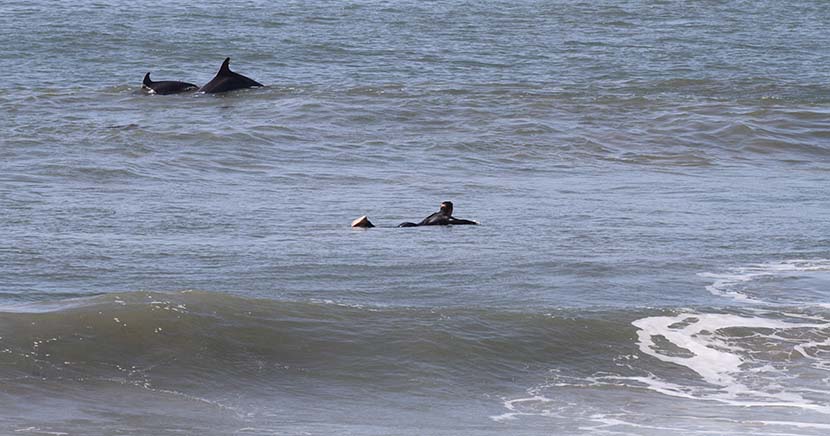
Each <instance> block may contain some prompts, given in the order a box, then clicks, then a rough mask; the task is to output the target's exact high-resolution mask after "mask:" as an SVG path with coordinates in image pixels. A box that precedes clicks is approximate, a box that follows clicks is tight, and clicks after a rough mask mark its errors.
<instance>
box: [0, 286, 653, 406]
mask: <svg viewBox="0 0 830 436" xmlns="http://www.w3.org/2000/svg"><path fill="white" fill-rule="evenodd" d="M636 317H637V315H636V314H623V315H622V316H620V314H616V315H613V316H608V315H607V314H600V313H597V314H590V313H588V314H583V315H581V316H580V317H579V318H576V317H571V316H569V315H564V314H556V315H551V314H545V313H520V312H506V311H484V310H460V309H453V310H440V309H421V308H418V309H416V308H377V307H374V308H373V307H361V306H348V305H341V304H335V303H333V302H280V301H272V300H253V299H246V298H239V297H233V296H228V295H224V294H214V293H205V292H183V293H173V294H166V293H165V294H160V293H148V292H129V293H121V294H107V295H101V296H96V297H88V298H79V299H66V300H62V301H61V302H60V303H54V302H52V303H48V304H46V303H44V304H43V305H41V306H38V305H37V304H28V305H26V306H21V305H16V306H14V307H8V308H7V309H6V311H5V312H4V313H2V314H0V331H2V332H3V335H2V336H3V337H2V339H0V378H3V379H15V378H20V379H27V378H31V377H38V378H45V379H50V380H85V379H122V380H124V381H128V382H130V381H132V382H136V383H138V382H140V383H152V384H155V385H163V386H168V387H172V388H176V387H182V386H189V385H190V384H192V383H197V382H198V383H199V384H201V385H202V387H204V388H208V387H209V386H213V387H214V388H217V389H221V388H222V386H225V387H227V386H230V385H239V384H245V385H247V384H251V385H258V386H260V387H262V386H270V387H275V386H279V387H286V386H296V385H302V384H304V383H311V384H314V383H323V382H325V383H335V384H346V385H359V386H368V385H375V386H377V387H378V388H380V389H381V390H389V389H391V390H398V389H424V388H425V386H424V383H426V385H427V386H426V388H430V386H431V384H434V383H436V381H439V380H443V381H444V382H445V383H447V384H451V385H455V384H459V385H472V386H481V385H488V384H493V383H508V382H510V381H511V380H514V379H515V377H521V376H522V375H528V376H529V375H531V374H535V375H537V376H538V374H539V373H544V372H545V371H547V370H548V369H549V368H550V367H551V365H556V366H559V367H569V368H574V371H576V372H580V368H581V367H585V365H586V364H588V363H590V362H592V361H595V360H596V361H598V362H610V361H611V360H612V359H611V356H612V355H613V354H615V353H618V352H620V347H623V348H630V347H632V346H633V342H634V339H635V337H636V333H635V331H634V329H633V328H632V327H631V326H630V322H631V320H633V319H636ZM590 365H591V367H592V368H591V371H595V370H597V366H596V365H594V364H590ZM600 366H601V364H600ZM432 388H436V389H440V387H439V386H437V385H435V386H432Z"/></svg>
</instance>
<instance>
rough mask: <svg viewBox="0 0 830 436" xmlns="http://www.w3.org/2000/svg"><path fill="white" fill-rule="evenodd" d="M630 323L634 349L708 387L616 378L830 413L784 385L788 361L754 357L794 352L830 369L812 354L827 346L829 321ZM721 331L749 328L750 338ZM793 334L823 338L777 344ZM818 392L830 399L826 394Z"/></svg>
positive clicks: (672, 319)
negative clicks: (684, 370)
mask: <svg viewBox="0 0 830 436" xmlns="http://www.w3.org/2000/svg"><path fill="white" fill-rule="evenodd" d="M632 324H633V325H634V326H635V327H637V328H638V329H639V330H638V332H637V338H638V343H637V345H638V347H639V349H640V351H641V352H642V353H643V354H646V355H649V356H651V357H654V358H656V359H659V360H661V361H663V362H668V363H673V364H676V365H680V366H683V367H686V368H688V369H689V370H691V371H693V372H694V373H696V374H697V375H699V376H700V377H701V378H702V379H703V381H705V382H706V383H708V385H709V386H706V387H703V388H701V387H686V386H682V385H678V384H677V383H673V382H671V381H664V380H660V379H659V378H656V377H619V378H620V379H627V380H630V381H636V382H638V383H642V384H644V385H645V386H646V387H647V388H648V389H651V390H653V391H656V392H660V393H662V394H666V395H671V396H676V397H683V398H693V399H701V400H714V401H719V402H723V403H726V404H730V405H735V406H743V407H795V408H801V409H805V410H811V411H815V412H820V413H822V414H830V406H828V405H827V404H824V403H819V402H815V401H813V400H810V399H808V398H806V397H805V395H804V392H803V391H801V390H798V389H795V388H793V389H787V388H785V387H784V385H785V383H783V379H784V378H786V376H785V374H786V367H787V365H789V363H788V362H787V361H784V362H778V363H777V364H773V363H772V362H770V361H764V360H763V358H762V357H756V355H758V354H760V355H764V354H769V353H775V352H778V353H779V354H780V353H793V352H795V353H798V354H800V355H802V356H804V357H808V358H810V359H813V360H815V361H816V362H815V364H814V365H813V366H814V367H817V368H826V367H827V366H828V365H830V360H828V358H830V356H822V355H821V354H820V353H817V352H816V351H814V350H815V349H816V348H818V347H823V346H825V347H826V346H827V345H830V338H827V334H828V332H830V322H821V323H816V322H799V321H797V320H791V321H789V320H788V321H784V320H780V319H771V318H766V317H761V316H755V317H745V316H737V315H730V314H703V313H683V314H679V315H677V316H659V317H649V318H643V319H639V320H636V321H634V322H633V323H632ZM726 329H750V330H751V334H749V335H746V333H743V334H742V335H740V336H735V335H730V334H729V333H727V332H726V331H725V330H726ZM795 331H800V332H804V333H813V334H815V335H820V336H822V337H824V338H827V339H825V340H823V341H821V342H817V341H809V340H805V341H804V342H803V343H797V344H794V345H791V344H790V342H791V341H789V340H788V341H784V340H782V339H783V338H782V336H781V334H782V333H784V332H790V333H792V332H795ZM795 336H796V337H797V336H799V335H795ZM758 343H762V344H763V349H760V350H759V349H753V344H758ZM668 344H670V346H669V345H668ZM677 349H680V350H682V353H678V352H677ZM782 366H783V367H782ZM821 393H822V394H823V396H825V397H826V396H830V390H826V391H821Z"/></svg>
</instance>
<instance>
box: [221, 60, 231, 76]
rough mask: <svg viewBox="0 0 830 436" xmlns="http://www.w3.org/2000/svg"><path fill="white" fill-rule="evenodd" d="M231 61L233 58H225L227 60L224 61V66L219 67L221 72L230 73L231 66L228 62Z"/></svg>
mask: <svg viewBox="0 0 830 436" xmlns="http://www.w3.org/2000/svg"><path fill="white" fill-rule="evenodd" d="M230 63H231V58H225V62H222V66H221V67H219V74H228V73H230V72H231V68H230V67H229V66H228V64H230Z"/></svg>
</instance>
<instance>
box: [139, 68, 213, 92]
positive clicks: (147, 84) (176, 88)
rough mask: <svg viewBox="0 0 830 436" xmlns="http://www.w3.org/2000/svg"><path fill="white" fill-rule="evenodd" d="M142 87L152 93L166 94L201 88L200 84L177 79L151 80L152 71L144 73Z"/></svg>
mask: <svg viewBox="0 0 830 436" xmlns="http://www.w3.org/2000/svg"><path fill="white" fill-rule="evenodd" d="M141 88H143V89H146V90H148V91H149V92H150V93H151V94H159V95H166V94H178V93H180V92H188V91H195V90H197V89H199V86H198V85H194V84H192V83H187V82H177V81H175V80H162V81H160V82H153V81H152V80H150V73H147V74H145V75H144V83H143V84H142V85H141Z"/></svg>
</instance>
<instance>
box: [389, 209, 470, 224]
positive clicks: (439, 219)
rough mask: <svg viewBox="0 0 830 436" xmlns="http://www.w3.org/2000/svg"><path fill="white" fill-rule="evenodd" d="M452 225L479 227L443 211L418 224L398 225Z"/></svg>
mask: <svg viewBox="0 0 830 436" xmlns="http://www.w3.org/2000/svg"><path fill="white" fill-rule="evenodd" d="M450 224H453V225H462V224H472V225H478V223H477V222H475V221H470V220H462V219H459V218H456V217H454V216H452V215H447V214H445V213H444V212H443V211H438V212H435V213H434V214H432V215H430V216H428V217H426V218H424V219H423V220H422V221H421V222H419V223H418V224H415V223H409V222H407V223H400V224H398V227H418V226H446V225H450Z"/></svg>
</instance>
